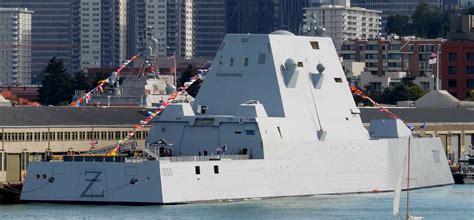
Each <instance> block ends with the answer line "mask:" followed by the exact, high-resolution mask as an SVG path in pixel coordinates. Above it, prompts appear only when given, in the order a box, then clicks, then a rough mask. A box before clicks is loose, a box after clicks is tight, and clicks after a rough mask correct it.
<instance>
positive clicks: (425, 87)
mask: <svg viewBox="0 0 474 220" xmlns="http://www.w3.org/2000/svg"><path fill="white" fill-rule="evenodd" d="M420 86H421V88H422V89H423V90H425V91H428V90H430V83H429V82H420Z"/></svg>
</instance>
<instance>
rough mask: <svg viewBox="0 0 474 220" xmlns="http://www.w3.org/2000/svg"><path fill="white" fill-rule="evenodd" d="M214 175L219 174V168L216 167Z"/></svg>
mask: <svg viewBox="0 0 474 220" xmlns="http://www.w3.org/2000/svg"><path fill="white" fill-rule="evenodd" d="M214 173H215V174H219V166H217V165H214Z"/></svg>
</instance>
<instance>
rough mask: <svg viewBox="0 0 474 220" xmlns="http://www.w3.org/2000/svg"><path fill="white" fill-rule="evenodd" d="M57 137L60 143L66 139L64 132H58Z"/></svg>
mask: <svg viewBox="0 0 474 220" xmlns="http://www.w3.org/2000/svg"><path fill="white" fill-rule="evenodd" d="M56 136H57V137H58V141H62V140H63V139H64V135H63V132H57V133H56Z"/></svg>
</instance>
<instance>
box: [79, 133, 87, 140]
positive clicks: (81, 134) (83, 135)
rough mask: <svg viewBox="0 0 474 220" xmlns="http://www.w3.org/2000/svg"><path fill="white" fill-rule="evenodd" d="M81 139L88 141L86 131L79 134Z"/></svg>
mask: <svg viewBox="0 0 474 220" xmlns="http://www.w3.org/2000/svg"><path fill="white" fill-rule="evenodd" d="M79 139H80V140H85V139H86V132H84V131H81V132H79Z"/></svg>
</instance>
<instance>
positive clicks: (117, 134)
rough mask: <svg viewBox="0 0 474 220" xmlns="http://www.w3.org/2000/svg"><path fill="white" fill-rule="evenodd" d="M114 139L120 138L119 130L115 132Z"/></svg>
mask: <svg viewBox="0 0 474 220" xmlns="http://www.w3.org/2000/svg"><path fill="white" fill-rule="evenodd" d="M115 139H120V131H116V132H115Z"/></svg>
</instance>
